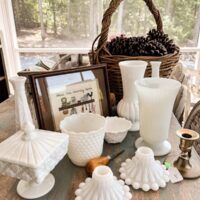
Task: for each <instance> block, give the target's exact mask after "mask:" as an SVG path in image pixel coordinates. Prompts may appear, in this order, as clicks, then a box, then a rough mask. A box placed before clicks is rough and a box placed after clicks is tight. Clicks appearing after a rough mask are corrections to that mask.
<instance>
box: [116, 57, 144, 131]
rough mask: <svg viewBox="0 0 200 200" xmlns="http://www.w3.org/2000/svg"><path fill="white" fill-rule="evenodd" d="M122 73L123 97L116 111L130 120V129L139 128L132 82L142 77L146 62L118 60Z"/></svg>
mask: <svg viewBox="0 0 200 200" xmlns="http://www.w3.org/2000/svg"><path fill="white" fill-rule="evenodd" d="M119 66H120V71H121V75H122V85H123V98H122V99H121V100H120V102H119V103H118V105H117V113H118V115H119V116H120V117H125V118H126V119H129V120H130V121H131V122H132V124H133V125H132V127H131V129H130V130H131V131H138V130H139V106H138V98H137V92H136V88H135V85H134V82H135V81H136V80H138V79H141V78H143V77H144V73H145V69H146V67H147V62H145V61H141V60H128V61H122V62H119Z"/></svg>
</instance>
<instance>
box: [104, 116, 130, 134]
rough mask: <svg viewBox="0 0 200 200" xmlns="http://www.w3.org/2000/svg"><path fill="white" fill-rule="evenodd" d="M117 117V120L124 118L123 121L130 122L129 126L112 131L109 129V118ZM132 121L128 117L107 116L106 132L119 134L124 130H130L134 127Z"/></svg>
mask: <svg viewBox="0 0 200 200" xmlns="http://www.w3.org/2000/svg"><path fill="white" fill-rule="evenodd" d="M111 118H112V119H114V120H115V119H117V120H122V121H126V122H128V123H129V126H128V127H127V128H126V129H121V130H119V131H111V130H107V123H108V122H107V121H108V120H109V119H111ZM132 125H133V124H132V122H131V121H130V120H128V119H126V118H124V117H117V116H114V117H106V134H109V133H111V134H119V133H124V132H128V131H129V130H130V129H131V127H132Z"/></svg>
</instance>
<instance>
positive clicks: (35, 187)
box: [17, 174, 55, 199]
mask: <svg viewBox="0 0 200 200" xmlns="http://www.w3.org/2000/svg"><path fill="white" fill-rule="evenodd" d="M54 184H55V178H54V176H53V175H52V174H49V175H47V176H46V178H45V179H44V181H43V182H42V183H40V184H36V183H30V182H27V181H23V180H21V181H19V183H18V185H17V193H18V194H19V196H21V197H23V198H24V199H36V198H39V197H41V196H44V195H45V194H47V193H48V192H49V191H50V190H51V189H52V188H53V186H54Z"/></svg>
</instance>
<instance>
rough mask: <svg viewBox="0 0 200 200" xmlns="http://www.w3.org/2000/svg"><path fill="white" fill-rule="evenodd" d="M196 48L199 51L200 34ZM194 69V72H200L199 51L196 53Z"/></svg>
mask: <svg viewBox="0 0 200 200" xmlns="http://www.w3.org/2000/svg"><path fill="white" fill-rule="evenodd" d="M198 48H199V49H200V33H199V39H198ZM194 68H195V69H196V70H200V51H198V52H197V55H196V61H195V67H194Z"/></svg>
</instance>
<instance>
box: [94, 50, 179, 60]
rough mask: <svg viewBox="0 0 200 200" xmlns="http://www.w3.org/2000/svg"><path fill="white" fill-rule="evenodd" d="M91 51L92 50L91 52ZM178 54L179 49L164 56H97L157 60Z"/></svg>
mask: <svg viewBox="0 0 200 200" xmlns="http://www.w3.org/2000/svg"><path fill="white" fill-rule="evenodd" d="M91 53H92V52H91ZM178 55H180V51H177V50H176V51H174V53H170V54H166V55H164V56H127V55H108V54H103V55H102V54H101V55H99V57H107V58H111V57H114V58H116V59H117V58H118V59H119V58H120V59H133V60H134V59H135V60H143V59H147V60H158V59H165V58H170V57H174V56H178Z"/></svg>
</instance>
